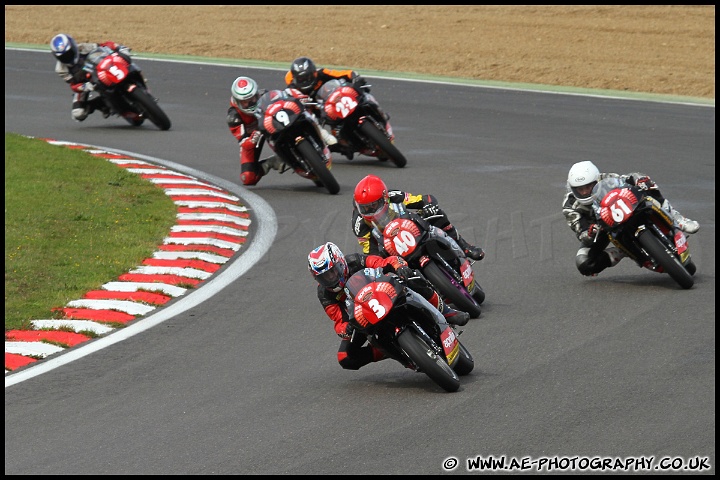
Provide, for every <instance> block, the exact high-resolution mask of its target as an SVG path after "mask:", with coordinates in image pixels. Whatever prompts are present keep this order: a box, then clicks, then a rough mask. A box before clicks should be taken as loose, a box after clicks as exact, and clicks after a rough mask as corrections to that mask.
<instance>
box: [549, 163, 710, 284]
mask: <svg viewBox="0 0 720 480" xmlns="http://www.w3.org/2000/svg"><path fill="white" fill-rule="evenodd" d="M610 177H612V178H618V179H620V181H622V182H623V183H628V184H630V185H635V186H636V187H638V188H640V189H641V190H646V191H647V192H648V194H649V195H651V196H652V197H653V198H655V199H656V200H657V201H658V202H660V204H661V205H662V208H663V209H664V210H666V211H667V212H668V213H669V214H670V216H671V217H672V218H674V219H675V223H677V225H678V227H679V228H680V230H682V231H683V232H685V233H687V234H692V233H696V232H697V231H698V230H699V229H700V225H699V224H698V222H696V221H695V220H690V219H689V218H687V217H684V216H683V215H682V214H681V213H680V212H678V211H677V210H675V208H673V206H672V205H671V204H670V202H669V201H668V200H667V199H666V198H665V197H664V196H663V195H662V193H660V189H659V188H658V186H657V184H656V183H655V182H654V181H652V180H651V179H650V177H648V176H647V175H645V174H644V173H640V172H635V173H628V174H626V175H619V174H617V173H600V170H598V168H597V167H596V166H595V164H594V163H592V162H590V161H583V162H578V163H576V164H574V165H573V166H572V167H571V168H570V171H569V172H568V178H567V193H566V194H565V197H564V198H563V204H562V212H563V215H564V216H565V220H566V221H567V224H568V226H569V227H570V229H571V230H572V231H573V232H575V235H576V236H577V239H578V240H579V241H580V244H581V246H580V249H579V250H578V251H577V254H576V256H575V265H576V266H577V269H578V270H579V271H580V273H581V274H583V275H585V276H596V275H597V274H598V273H600V272H602V271H603V270H605V269H606V268H608V267H614V266H615V265H617V264H618V262H620V260H622V259H623V258H624V257H625V254H624V253H623V252H622V251H621V250H620V249H619V248H617V247H615V246H614V245H611V244H610V239H609V238H608V237H607V235H598V232H599V231H600V230H601V229H600V226H599V224H598V222H597V219H596V218H595V213H594V212H593V209H592V203H593V197H592V189H593V187H594V186H595V185H596V184H597V182H598V181H600V180H602V179H604V178H610ZM595 237H598V240H597V241H596V240H595Z"/></svg>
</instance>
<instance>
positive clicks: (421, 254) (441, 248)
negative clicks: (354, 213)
mask: <svg viewBox="0 0 720 480" xmlns="http://www.w3.org/2000/svg"><path fill="white" fill-rule="evenodd" d="M372 235H374V236H375V238H376V239H377V241H378V246H379V247H380V249H381V250H382V251H383V252H384V253H385V254H386V255H397V256H400V257H403V258H404V259H405V260H406V261H407V262H408V264H409V265H410V267H411V268H415V269H418V270H420V271H421V272H422V274H423V275H424V276H425V278H427V279H428V281H430V283H432V285H433V287H435V290H437V291H438V293H439V294H440V295H442V296H443V298H444V299H445V301H446V302H448V303H452V304H453V305H454V306H455V308H457V309H458V310H462V311H464V312H467V313H468V314H469V315H470V317H471V318H477V317H479V316H480V313H481V309H480V305H481V304H482V303H483V302H484V301H485V291H484V290H483V289H482V287H481V286H480V283H478V281H477V279H476V278H475V272H474V270H473V267H472V265H473V261H472V260H470V259H469V258H468V257H467V256H466V255H465V253H464V252H463V251H462V249H461V248H460V247H459V246H458V244H457V242H455V240H453V239H452V238H450V237H449V236H448V235H447V234H446V233H445V232H443V231H442V230H440V229H439V228H436V227H434V226H433V225H431V224H430V223H429V222H428V221H427V220H425V219H424V218H422V217H420V216H419V215H417V214H415V213H412V212H408V211H407V210H405V208H404V206H403V205H402V204H395V203H392V204H390V206H389V208H388V209H387V211H386V212H385V213H384V214H383V215H382V216H381V217H379V218H377V219H376V220H375V221H374V222H373V231H372Z"/></svg>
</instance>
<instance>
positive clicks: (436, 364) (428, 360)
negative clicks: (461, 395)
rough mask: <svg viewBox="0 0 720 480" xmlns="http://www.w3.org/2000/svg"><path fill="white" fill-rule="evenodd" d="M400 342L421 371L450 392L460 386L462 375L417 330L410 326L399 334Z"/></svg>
mask: <svg viewBox="0 0 720 480" xmlns="http://www.w3.org/2000/svg"><path fill="white" fill-rule="evenodd" d="M398 343H399V344H400V347H402V349H403V351H404V352H405V353H406V354H407V356H408V357H410V358H411V359H412V361H413V362H415V365H417V366H418V368H419V369H420V371H421V372H423V373H424V374H425V375H427V376H428V377H430V379H431V380H432V381H433V382H435V383H437V384H438V385H439V386H441V387H442V388H443V389H444V390H446V391H448V392H455V391H457V390H458V389H459V388H460V377H458V374H457V372H455V370H453V369H452V368H450V365H448V363H447V360H445V358H444V357H442V356H440V355H438V354H436V353H435V351H434V350H433V349H432V348H430V346H429V345H427V344H426V343H425V340H423V339H422V338H421V337H420V335H418V334H417V332H415V330H413V329H411V328H408V329H406V330H405V331H404V332H402V333H401V334H400V336H398Z"/></svg>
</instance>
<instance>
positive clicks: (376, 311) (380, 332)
mask: <svg viewBox="0 0 720 480" xmlns="http://www.w3.org/2000/svg"><path fill="white" fill-rule="evenodd" d="M345 289H346V292H347V294H348V296H347V304H348V305H347V306H348V317H349V322H350V323H351V324H352V325H353V327H355V331H354V332H353V335H357V332H358V331H359V332H361V333H363V334H365V335H366V336H367V339H368V343H370V344H371V345H373V346H374V347H376V348H378V349H380V350H382V351H383V352H384V353H385V355H386V356H387V357H388V358H392V359H394V360H396V361H398V362H400V363H401V364H402V365H404V366H405V367H407V368H410V369H412V370H415V371H416V372H422V373H424V374H425V375H427V376H428V377H430V379H432V380H433V381H434V382H435V383H436V384H438V385H439V386H440V387H442V388H443V389H444V390H446V391H448V392H455V391H457V390H458V389H459V388H460V378H459V377H460V376H463V375H467V374H469V373H470V372H471V371H472V370H473V368H474V366H475V360H474V359H473V357H472V355H471V354H470V352H469V351H468V350H467V349H466V348H465V346H464V345H463V344H462V343H460V340H459V339H458V335H459V334H458V333H457V332H456V331H455V329H454V328H453V326H451V325H450V324H448V323H447V322H446V321H445V318H444V317H443V316H442V315H441V314H440V312H438V310H437V309H436V308H435V307H433V306H432V305H431V304H430V303H429V302H428V301H427V300H425V299H424V298H423V297H422V296H421V295H420V294H418V293H416V292H414V291H413V290H410V289H409V288H406V287H405V286H404V285H403V283H402V282H401V281H400V279H399V277H398V276H397V275H395V274H393V273H390V274H384V273H382V269H376V268H365V269H363V270H360V271H358V272H356V273H354V274H353V275H352V276H351V277H350V278H349V279H348V281H347V283H346V284H345Z"/></svg>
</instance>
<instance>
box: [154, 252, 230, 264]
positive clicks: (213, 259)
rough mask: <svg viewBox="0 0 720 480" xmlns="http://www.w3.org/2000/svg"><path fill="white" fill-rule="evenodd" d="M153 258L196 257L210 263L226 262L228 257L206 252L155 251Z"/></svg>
mask: <svg viewBox="0 0 720 480" xmlns="http://www.w3.org/2000/svg"><path fill="white" fill-rule="evenodd" d="M153 258H159V259H161V260H176V259H178V258H196V259H198V260H203V261H205V262H210V263H226V262H227V261H228V260H229V258H227V257H223V256H222V255H214V254H212V253H206V252H155V253H153Z"/></svg>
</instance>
